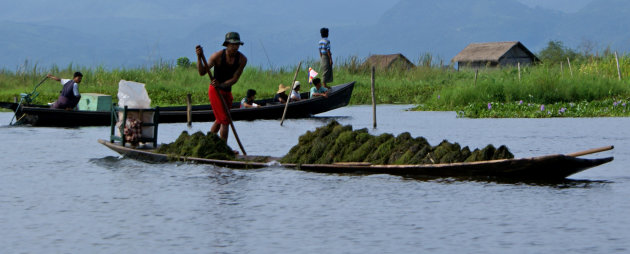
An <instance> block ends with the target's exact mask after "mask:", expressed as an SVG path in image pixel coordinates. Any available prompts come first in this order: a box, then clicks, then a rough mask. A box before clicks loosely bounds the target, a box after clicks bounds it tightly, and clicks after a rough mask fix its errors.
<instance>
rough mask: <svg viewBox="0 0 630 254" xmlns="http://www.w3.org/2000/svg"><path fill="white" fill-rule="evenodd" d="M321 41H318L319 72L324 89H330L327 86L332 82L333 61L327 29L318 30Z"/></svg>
mask: <svg viewBox="0 0 630 254" xmlns="http://www.w3.org/2000/svg"><path fill="white" fill-rule="evenodd" d="M319 33H320V35H321V36H322V39H321V40H319V59H320V68H321V69H320V71H321V72H322V78H323V79H324V80H322V83H323V84H324V86H325V87H326V88H329V89H330V86H328V84H330V83H332V82H333V61H332V53H331V52H330V41H329V40H328V28H325V27H323V28H322V29H320V30H319Z"/></svg>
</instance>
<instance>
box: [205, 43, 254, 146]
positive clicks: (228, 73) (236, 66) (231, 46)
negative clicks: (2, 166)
mask: <svg viewBox="0 0 630 254" xmlns="http://www.w3.org/2000/svg"><path fill="white" fill-rule="evenodd" d="M243 44H244V43H243V42H242V41H241V36H240V35H239V34H238V33H237V32H229V33H227V34H226V35H225V41H224V42H223V46H224V47H225V49H222V50H219V51H217V52H214V53H213V54H212V55H211V56H210V58H209V59H208V65H209V66H208V70H209V69H210V68H212V67H214V79H212V82H211V83H210V86H208V98H209V99H210V105H211V106H212V112H213V113H214V118H215V121H214V124H213V125H212V127H211V128H210V131H211V132H212V133H217V132H219V136H220V137H221V139H223V140H225V141H226V142H227V138H228V134H229V124H230V119H229V118H228V115H227V114H228V113H227V112H226V110H230V109H229V108H227V109H226V108H224V107H223V103H221V99H220V98H219V96H222V97H223V99H224V100H225V103H226V104H227V106H228V107H231V106H232V101H233V100H234V97H233V96H232V86H233V85H234V84H236V82H238V79H239V78H240V77H241V74H243V69H245V65H247V57H245V55H243V53H241V52H239V51H238V49H239V47H240V46H241V45H243ZM195 51H196V53H197V70H198V71H199V75H200V76H203V75H206V74H207V70H206V68H204V66H203V60H202V59H201V55H202V54H203V48H201V46H199V45H197V47H196V49H195ZM208 74H210V73H208ZM215 88H216V89H215Z"/></svg>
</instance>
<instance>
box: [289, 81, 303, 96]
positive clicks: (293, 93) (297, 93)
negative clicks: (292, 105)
mask: <svg viewBox="0 0 630 254" xmlns="http://www.w3.org/2000/svg"><path fill="white" fill-rule="evenodd" d="M301 99H302V96H300V81H295V83H293V90H292V91H291V101H299V100H301Z"/></svg>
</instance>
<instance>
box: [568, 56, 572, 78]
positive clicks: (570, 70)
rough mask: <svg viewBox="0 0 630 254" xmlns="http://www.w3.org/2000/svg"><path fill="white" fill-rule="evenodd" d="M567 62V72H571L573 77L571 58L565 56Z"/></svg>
mask: <svg viewBox="0 0 630 254" xmlns="http://www.w3.org/2000/svg"><path fill="white" fill-rule="evenodd" d="M567 63H569V72H570V73H571V77H573V68H571V59H569V58H568V57H567Z"/></svg>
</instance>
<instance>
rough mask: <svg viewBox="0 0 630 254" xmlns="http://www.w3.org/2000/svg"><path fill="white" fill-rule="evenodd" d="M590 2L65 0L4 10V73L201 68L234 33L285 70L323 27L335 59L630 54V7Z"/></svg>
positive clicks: (0, 20) (303, 56)
mask: <svg viewBox="0 0 630 254" xmlns="http://www.w3.org/2000/svg"><path fill="white" fill-rule="evenodd" d="M25 1H26V3H27V4H28V3H29V2H38V1H36V0H25ZM585 1H587V0H581V1H579V2H580V3H581V4H582V5H583V6H584V7H583V8H581V9H579V10H571V11H569V12H566V11H558V10H557V9H556V10H551V9H543V8H541V7H535V4H534V3H535V0H520V1H517V0H477V1H470V0H445V1H434V0H399V1H398V2H393V3H380V1H376V0H347V1H334V0H322V1H320V2H305V1H291V0H279V1H270V2H268V3H267V2H265V3H266V4H260V3H259V2H258V1H253V0H252V1H242V2H241V1H230V2H229V3H228V2H223V1H210V2H208V1H202V0H193V1H190V2H188V3H186V5H182V4H178V3H176V2H174V1H166V0H158V1H151V2H138V1H131V2H128V1H123V0H112V1H107V2H97V1H87V2H88V3H89V2H93V3H92V4H88V3H84V2H81V3H80V4H77V5H78V6H75V7H76V8H79V9H80V10H82V11H77V12H70V13H63V12H62V13H58V12H59V10H66V11H72V10H73V8H72V7H71V6H67V7H59V6H58V5H60V4H61V5H63V4H64V3H65V2H67V1H63V0H62V1H61V2H59V3H56V4H51V3H50V2H49V1H48V2H46V1H44V3H43V4H40V5H34V6H35V7H33V8H30V9H29V8H27V7H19V6H18V4H16V6H10V5H11V4H12V3H2V4H0V7H5V8H0V34H2V36H1V37H0V56H1V57H0V68H5V69H9V70H16V69H18V68H19V66H21V65H23V63H24V61H25V60H27V61H29V63H30V64H38V65H39V66H49V65H51V64H56V65H58V66H60V67H65V66H67V65H68V64H70V63H73V64H77V65H82V66H95V65H102V66H105V67H107V68H122V67H137V66H150V65H152V64H154V63H156V62H158V61H167V62H174V61H175V60H176V59H177V58H179V57H183V56H186V57H189V58H191V60H193V61H195V59H194V58H195V56H194V46H195V45H197V44H201V45H203V46H204V47H205V48H206V51H212V50H218V49H219V48H221V47H220V44H221V42H222V40H223V36H224V34H225V33H226V32H228V31H232V30H234V31H238V32H240V33H241V37H242V39H243V40H244V41H245V42H246V43H245V45H244V46H243V47H242V48H241V51H242V52H243V53H245V54H246V55H247V56H248V58H249V59H250V61H249V62H250V65H253V66H262V67H263V68H269V67H274V68H276V67H280V66H288V65H296V64H297V62H298V61H300V60H308V59H311V60H314V59H316V58H318V55H317V51H316V44H317V41H318V40H319V28H320V27H322V26H327V27H329V28H330V31H331V35H330V40H331V42H332V50H333V51H332V52H333V56H335V57H337V58H341V59H339V60H343V59H347V58H348V57H350V56H358V57H360V58H365V57H367V56H368V55H370V54H392V53H402V54H404V55H405V56H407V57H408V58H409V59H410V60H411V61H413V62H417V61H418V58H419V56H421V55H424V54H425V53H431V54H432V55H433V56H434V59H436V61H439V60H440V59H441V60H443V61H444V62H445V63H448V62H449V61H450V59H451V58H452V57H453V56H455V55H456V54H457V53H458V52H459V51H460V50H462V49H463V48H464V47H465V46H466V45H468V44H469V43H473V42H489V41H521V42H522V43H523V44H524V45H525V46H526V47H528V48H529V49H530V50H532V51H533V52H538V51H540V50H541V49H543V48H544V47H545V46H546V44H547V42H548V41H549V40H560V41H563V42H564V43H565V45H567V46H570V47H572V48H577V49H586V50H587V49H592V50H595V49H602V48H605V47H611V48H612V49H614V50H619V51H621V52H624V51H628V50H629V49H630V38H629V37H628V35H626V34H625V32H626V29H627V28H628V27H630V26H629V25H630V19H628V16H629V15H628V13H629V12H630V1H622V0H592V1H591V2H590V3H588V4H586V2H585ZM524 2H525V3H527V4H524ZM564 2H566V1H564ZM72 3H74V2H72ZM252 3H257V4H254V5H252ZM3 5H4V6H3ZM321 5H327V6H328V8H322V7H321ZM11 8H12V9H11ZM20 8H21V9H20ZM2 9H4V10H2ZM7 9H10V10H7ZM324 9H325V10H328V11H327V12H326V11H323V10H324ZM21 12H24V13H28V14H24V13H21ZM51 13H55V14H54V15H51Z"/></svg>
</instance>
